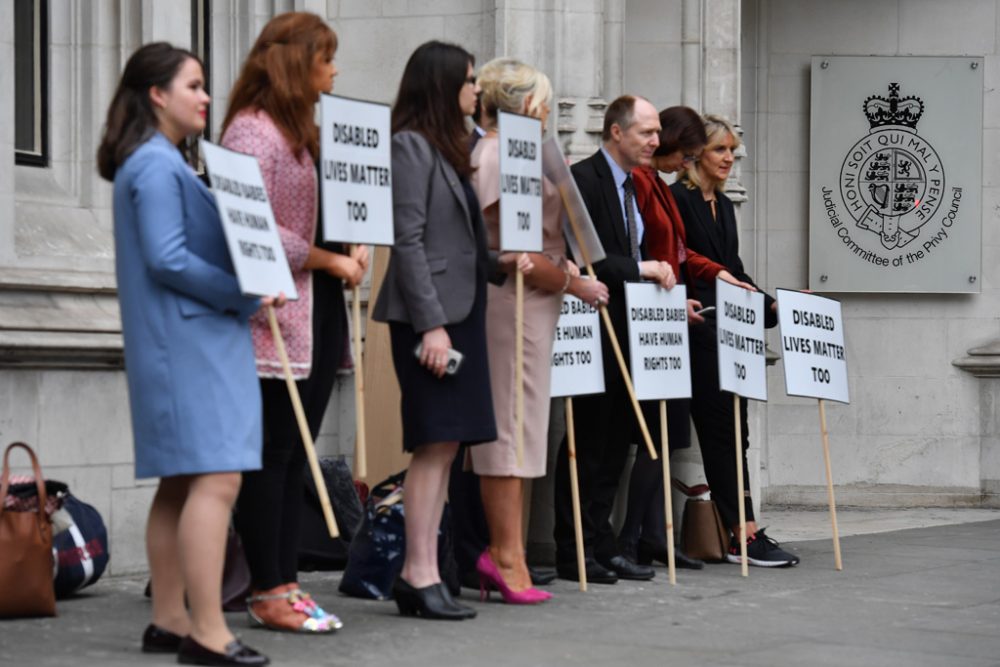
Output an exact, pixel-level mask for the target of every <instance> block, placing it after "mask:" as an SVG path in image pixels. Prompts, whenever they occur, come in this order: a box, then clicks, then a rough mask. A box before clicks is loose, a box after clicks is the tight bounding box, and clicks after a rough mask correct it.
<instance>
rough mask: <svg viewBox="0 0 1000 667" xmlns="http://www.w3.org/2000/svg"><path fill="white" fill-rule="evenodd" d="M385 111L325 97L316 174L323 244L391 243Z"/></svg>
mask: <svg viewBox="0 0 1000 667" xmlns="http://www.w3.org/2000/svg"><path fill="white" fill-rule="evenodd" d="M390 139H391V130H390V124H389V107H388V106H386V105H384V104H376V103H374V102H366V101H363V100H352V99H349V98H346V97H340V96H338V95H323V96H322V99H321V121H320V176H321V189H320V192H321V193H322V197H323V238H324V239H325V240H326V241H342V242H344V243H367V244H372V245H387V246H388V245H392V243H393V229H392V172H391V162H392V156H391V150H390V149H391V145H392V142H391V141H390Z"/></svg>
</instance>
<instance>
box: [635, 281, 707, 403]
mask: <svg viewBox="0 0 1000 667" xmlns="http://www.w3.org/2000/svg"><path fill="white" fill-rule="evenodd" d="M625 304H626V314H627V316H628V337H629V355H630V357H631V362H632V382H633V383H634V386H635V395H636V398H638V399H639V400H640V401H648V400H660V399H671V398H690V397H691V364H690V356H689V354H688V323H687V289H686V288H685V287H684V285H677V286H675V287H674V288H673V289H670V290H666V289H663V288H662V287H660V286H659V285H654V284H653V283H626V284H625Z"/></svg>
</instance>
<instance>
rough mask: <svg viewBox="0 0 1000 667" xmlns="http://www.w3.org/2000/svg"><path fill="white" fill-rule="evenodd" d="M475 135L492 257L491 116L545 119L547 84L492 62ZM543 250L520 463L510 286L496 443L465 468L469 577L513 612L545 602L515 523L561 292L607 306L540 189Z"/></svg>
mask: <svg viewBox="0 0 1000 667" xmlns="http://www.w3.org/2000/svg"><path fill="white" fill-rule="evenodd" d="M478 83H479V85H480V87H481V88H482V97H481V105H482V126H483V128H484V129H485V130H486V134H485V136H483V138H482V139H480V140H479V141H478V142H477V144H476V147H475V149H474V150H473V153H472V165H473V167H475V168H476V171H475V172H474V173H473V175H472V186H473V188H475V190H476V195H477V196H478V197H479V204H480V207H481V208H482V211H483V219H484V221H485V223H486V232H487V235H488V240H489V245H490V249H491V250H499V249H500V229H499V218H500V206H499V200H500V177H499V172H500V155H499V139H498V136H497V115H498V112H500V111H505V112H512V113H519V114H523V115H528V116H532V117H534V118H538V119H539V120H541V121H542V126H543V127H544V125H545V120H546V119H547V117H548V115H549V104H550V102H551V99H552V86H551V84H550V83H549V79H548V77H546V76H545V74H544V73H542V72H540V71H538V70H537V69H535V68H534V67H531V66H530V65H526V64H524V63H522V62H519V61H517V60H513V59H508V58H501V59H496V60H493V61H491V62H489V63H487V64H486V65H484V66H483V68H482V70H480V74H479V79H478ZM542 208H543V249H542V252H541V253H533V254H531V259H532V261H533V263H534V269H533V270H532V272H531V273H530V274H529V275H526V276H525V279H524V281H525V294H524V407H525V415H524V460H523V465H521V466H519V465H518V464H517V453H516V444H515V442H516V441H515V432H514V431H515V413H514V411H515V392H516V387H515V382H514V376H515V368H514V365H515V355H514V346H515V331H514V319H515V287H514V285H515V281H514V280H512V279H510V280H507V281H506V282H504V284H503V285H500V286H497V285H493V284H491V285H489V287H488V293H487V309H486V336H487V343H488V350H489V362H490V384H491V390H492V393H493V407H494V413H495V415H496V423H497V440H496V441H494V442H491V443H487V444H482V445H479V446H477V447H473V448H470V450H469V452H470V456H471V459H472V468H473V470H474V471H475V473H476V474H477V475H479V476H480V490H481V493H482V498H483V508H484V510H485V513H486V521H487V524H488V526H489V534H490V545H489V547H488V548H487V549H486V551H484V552H483V554H482V555H481V556H480V557H479V561H478V562H477V564H476V569H477V570H478V572H479V576H480V585H481V590H482V592H483V593H485V592H486V591H487V590H489V589H493V588H495V589H497V590H499V591H500V593H501V595H502V597H503V599H504V601H505V602H507V603H512V604H535V603H538V602H542V601H544V600H546V599H548V598H549V597H551V595H550V594H549V593H546V592H544V591H539V590H538V589H535V588H532V586H531V577H530V575H529V573H528V566H527V562H526V561H525V555H524V541H523V537H522V535H523V531H522V516H523V503H524V479H526V478H535V477H543V476H544V475H545V457H546V451H547V436H548V426H549V400H550V396H549V373H550V370H549V363H550V358H551V356H552V341H553V337H554V334H555V329H556V323H557V321H558V320H559V310H560V306H561V303H562V298H563V293H569V294H572V295H573V296H576V297H579V298H580V299H583V300H584V301H586V302H587V303H590V304H594V305H596V304H598V303H599V302H602V303H607V299H608V289H607V287H606V286H605V285H604V284H603V283H600V282H597V281H591V280H584V279H581V278H580V272H579V270H578V269H577V267H575V266H574V265H573V264H572V263H571V262H569V261H568V260H567V259H566V257H565V253H566V242H565V239H564V238H563V234H562V223H561V217H562V216H561V212H562V202H561V200H560V197H559V193H558V191H557V190H556V188H555V186H554V185H552V183H550V182H549V181H547V180H546V181H544V183H543V193H542Z"/></svg>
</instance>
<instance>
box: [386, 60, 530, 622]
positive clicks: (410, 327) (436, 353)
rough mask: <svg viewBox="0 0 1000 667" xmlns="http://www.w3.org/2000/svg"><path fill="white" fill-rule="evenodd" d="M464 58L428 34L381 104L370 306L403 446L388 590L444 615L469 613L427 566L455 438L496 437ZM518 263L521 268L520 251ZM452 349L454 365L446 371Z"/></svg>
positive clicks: (402, 601) (485, 254) (425, 612)
mask: <svg viewBox="0 0 1000 667" xmlns="http://www.w3.org/2000/svg"><path fill="white" fill-rule="evenodd" d="M472 65H473V58H472V55H471V54H470V53H469V52H468V51H466V50H465V49H463V48H461V47H460V46H455V45H453V44H445V43H442V42H436V41H435V42H427V43H426V44H423V45H421V46H420V47H418V48H417V50H416V51H414V52H413V55H411V56H410V59H409V61H408V62H407V63H406V68H405V70H404V71H403V78H402V81H400V84H399V94H398V95H397V97H396V103H395V105H394V106H393V109H392V132H393V136H392V174H393V179H392V199H393V215H394V226H395V245H393V247H392V255H391V258H390V261H389V267H388V269H387V270H386V275H385V281H384V283H383V284H382V290H381V291H380V293H379V295H378V300H377V301H376V303H375V310H374V311H373V317H374V319H376V320H378V321H380V322H388V323H389V333H390V336H391V338H392V359H393V364H394V366H395V369H396V377H397V378H399V386H400V393H401V401H400V407H401V411H402V417H403V448H404V449H405V450H407V451H409V452H412V453H413V458H412V460H411V462H410V467H409V469H408V470H407V473H406V482H405V492H404V496H403V497H404V503H405V509H406V557H405V560H404V563H403V569H402V572H401V573H400V576H399V578H398V579H397V580H396V583H395V585H394V586H393V594H394V597H395V599H396V604H397V606H398V607H399V611H400V613H401V614H403V615H407V616H420V617H422V618H433V619H448V620H462V619H465V618H472V617H474V616H475V615H476V612H475V611H474V610H472V609H470V608H469V607H466V606H463V605H460V604H458V603H457V602H456V601H455V600H454V599H453V598H452V596H451V594H450V592H449V591H448V588H447V587H446V586H444V585H443V584H442V583H441V574H440V572H439V571H438V553H437V544H438V527H439V526H440V523H441V514H442V512H443V510H444V502H445V496H446V495H447V491H448V472H449V469H450V467H451V462H452V460H453V459H454V458H455V454H456V453H457V452H458V447H459V444H460V443H463V444H467V445H475V444H479V443H483V442H488V441H491V440H495V439H496V424H495V422H494V418H493V401H492V397H491V395H490V372H489V362H488V359H487V353H486V321H485V320H486V281H487V277H488V276H489V275H490V274H491V272H492V270H491V264H492V262H491V258H490V253H489V251H488V249H487V245H486V232H485V230H484V229H483V221H482V217H481V216H480V214H479V201H478V200H477V199H476V193H475V192H474V191H473V189H472V186H471V185H470V183H469V176H470V175H471V174H472V166H471V164H470V162H469V151H468V136H469V135H468V131H467V130H466V126H465V117H466V116H470V115H472V113H473V111H475V108H476V95H477V93H478V92H479V87H478V86H477V85H476V79H475V77H474V76H473V74H472ZM504 259H510V260H512V259H513V256H511V257H510V258H504ZM512 264H513V262H512V261H510V262H508V266H510V265H512ZM520 266H522V267H523V268H524V269H526V270H530V262H528V261H527V257H526V256H522V261H521V263H520ZM455 351H457V352H459V353H461V355H463V361H462V364H461V366H460V367H458V369H457V371H456V372H453V373H446V371H447V369H448V359H449V356H453V355H454V352H455Z"/></svg>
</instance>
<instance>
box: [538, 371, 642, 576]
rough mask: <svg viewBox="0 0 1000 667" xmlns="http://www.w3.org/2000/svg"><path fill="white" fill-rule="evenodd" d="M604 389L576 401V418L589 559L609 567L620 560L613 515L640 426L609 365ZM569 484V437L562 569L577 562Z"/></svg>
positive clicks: (560, 510) (560, 493)
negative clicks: (610, 561) (630, 451)
mask: <svg viewBox="0 0 1000 667" xmlns="http://www.w3.org/2000/svg"><path fill="white" fill-rule="evenodd" d="M612 359H613V357H612ZM611 363H612V364H613V363H614V361H612V362H611ZM604 386H605V391H604V393H603V394H594V395H591V396H576V397H574V398H573V416H574V425H575V431H576V461H577V475H578V477H579V481H580V510H581V511H580V514H581V518H582V523H583V541H584V546H585V548H586V551H587V555H588V556H593V557H595V558H597V559H598V560H599V561H602V562H607V561H608V560H609V559H610V558H612V557H613V556H616V555H618V554H619V551H618V545H617V541H616V539H615V534H614V530H613V529H612V527H611V521H610V518H611V510H612V506H613V505H614V500H615V495H616V493H617V492H618V480H619V478H620V477H621V474H622V471H623V470H624V468H625V462H626V461H627V460H628V449H629V445H630V444H631V443H632V442H635V441H636V438H635V435H636V434H637V432H638V422H637V421H636V419H635V413H634V412H633V410H632V404H631V402H630V401H629V398H628V392H627V391H626V389H625V383H624V381H623V380H622V377H621V373H620V371H619V370H618V367H617V365H614V366H609V364H608V363H605V373H604ZM569 480H570V476H569V449H568V442H567V439H566V437H565V436H564V437H563V440H562V443H560V445H559V454H558V457H557V459H556V470H555V480H554V481H555V499H554V505H555V529H554V530H553V536H554V538H555V543H556V562H557V563H572V562H575V559H576V541H575V533H574V529H573V499H572V491H571V488H570V481H569Z"/></svg>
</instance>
